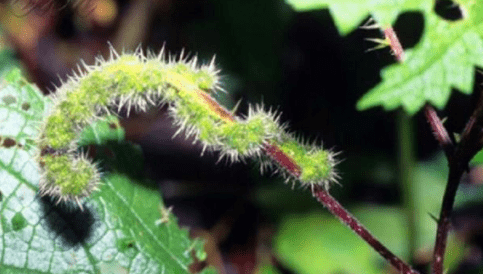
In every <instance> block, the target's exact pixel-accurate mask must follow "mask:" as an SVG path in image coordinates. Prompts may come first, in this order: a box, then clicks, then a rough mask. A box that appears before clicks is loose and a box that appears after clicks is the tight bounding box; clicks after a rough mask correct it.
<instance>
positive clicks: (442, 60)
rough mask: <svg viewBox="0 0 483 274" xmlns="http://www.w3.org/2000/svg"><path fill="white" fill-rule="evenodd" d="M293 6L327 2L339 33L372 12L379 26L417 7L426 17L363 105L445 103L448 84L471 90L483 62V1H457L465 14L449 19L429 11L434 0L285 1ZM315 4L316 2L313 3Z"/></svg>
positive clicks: (409, 108)
mask: <svg viewBox="0 0 483 274" xmlns="http://www.w3.org/2000/svg"><path fill="white" fill-rule="evenodd" d="M288 2H289V3H291V4H292V5H293V6H294V7H295V8H297V9H299V10H307V9H314V8H322V7H328V8H329V10H330V12H331V14H332V15H333V17H334V21H335V22H336V25H337V27H338V28H339V30H340V31H341V33H342V34H347V33H348V32H349V31H352V30H354V29H355V28H356V27H357V26H358V25H360V24H362V23H364V22H363V21H362V20H363V19H364V18H366V17H367V16H368V15H371V16H372V17H373V18H374V19H375V20H376V21H377V22H378V23H379V24H380V27H381V29H384V28H385V27H386V26H388V25H392V24H393V23H394V21H395V19H396V18H397V15H398V14H400V13H402V12H406V11H419V12H421V13H422V14H423V16H424V33H423V36H422V38H421V40H420V42H419V43H418V44H417V45H416V47H414V48H413V49H410V50H407V51H406V60H405V62H404V63H401V64H394V65H391V66H389V67H388V68H385V69H383V71H382V72H381V77H382V82H381V83H380V84H379V85H377V86H376V87H375V88H373V89H372V90H370V91H369V92H368V93H367V94H366V95H364V96H363V97H362V99H361V100H360V101H359V102H358V104H357V108H358V109H359V110H365V109H367V108H370V107H374V106H378V105H380V106H383V107H384V108H385V109H386V110H392V109H395V108H397V107H403V108H404V109H405V110H406V112H408V113H409V114H414V113H416V112H417V111H418V110H420V109H421V107H422V106H423V105H424V104H425V103H426V102H429V103H431V104H433V105H434V106H436V107H438V108H443V107H444V106H445V105H446V103H447V101H448V99H449V97H450V94H451V88H456V89H458V90H459V91H461V92H462V93H465V94H469V93H471V92H472V90H473V84H474V77H473V76H474V67H475V66H479V67H483V39H482V38H483V3H482V2H481V1H474V0H461V1H457V2H458V3H459V5H460V8H461V9H462V11H463V15H464V18H463V19H462V20H458V21H447V20H445V19H443V18H441V17H439V16H438V15H437V14H435V12H434V11H433V5H434V1H432V0H408V1H375V0H366V1H359V0H345V1H339V0H334V1H328V0H323V1H318V0H314V1H298V0H288ZM315 3H317V4H315Z"/></svg>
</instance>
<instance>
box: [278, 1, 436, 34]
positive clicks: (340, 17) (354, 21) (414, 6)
mask: <svg viewBox="0 0 483 274" xmlns="http://www.w3.org/2000/svg"><path fill="white" fill-rule="evenodd" d="M286 2H287V3H288V4H290V5H291V6H292V7H293V8H294V9H295V10H297V11H309V10H317V9H323V8H329V11H330V13H331V15H332V17H333V18H334V22H335V25H336V26H337V29H338V30H339V32H340V33H341V34H342V35H346V34H348V33H349V32H351V31H353V30H354V29H356V28H357V27H358V26H359V25H360V24H361V23H362V21H363V20H364V19H365V18H367V17H368V16H372V17H374V18H375V19H377V21H378V22H379V23H380V24H382V25H391V24H393V23H394V21H396V18H397V16H398V15H399V14H400V13H402V12H404V11H418V10H420V11H422V10H428V9H431V7H432V1H430V0H395V1H387V0H359V1H358V0H286Z"/></svg>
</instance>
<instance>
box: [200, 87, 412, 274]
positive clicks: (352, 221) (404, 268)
mask: <svg viewBox="0 0 483 274" xmlns="http://www.w3.org/2000/svg"><path fill="white" fill-rule="evenodd" d="M199 93H202V91H200V92H199ZM202 94H204V93H202ZM200 97H202V99H203V101H205V103H206V104H207V105H208V106H209V107H210V108H211V109H212V110H214V111H215V113H217V114H218V115H219V116H220V118H221V119H222V120H224V121H225V122H227V123H236V119H235V117H234V116H233V115H232V114H231V113H230V112H229V111H227V110H225V109H224V108H223V107H221V106H220V105H219V104H218V103H217V102H216V101H215V100H214V99H212V98H211V97H209V96H200ZM208 97H209V98H208ZM262 150H263V152H264V153H265V154H266V155H267V156H268V157H270V158H271V159H272V160H273V161H274V162H276V163H277V164H278V165H280V166H281V167H283V168H284V169H285V170H287V171H288V172H289V173H290V174H291V175H292V176H294V177H297V178H298V177H300V174H301V170H300V167H299V166H298V165H297V163H296V162H295V161H294V160H293V159H292V158H291V157H290V156H289V155H287V154H286V153H285V152H284V151H283V150H282V149H280V148H279V147H278V146H277V145H276V144H275V143H272V142H270V141H269V140H267V141H265V142H264V144H263V147H262ZM313 195H314V196H315V197H316V198H317V200H318V201H319V202H320V203H322V204H323V205H324V206H325V207H327V209H329V211H330V212H331V213H332V214H334V215H335V216H336V217H337V218H338V219H339V220H340V221H341V222H342V223H344V224H347V225H348V226H349V227H350V228H351V229H352V230H353V231H354V232H355V233H356V234H357V235H359V236H360V237H361V238H362V239H364V240H365V241H366V242H367V243H368V244H369V245H370V246H372V248H374V250H376V251H377V252H378V253H379V254H380V255H381V256H382V257H383V258H385V259H386V260H387V261H388V262H389V263H390V264H391V265H392V266H394V267H395V268H396V269H397V270H398V271H400V273H401V274H418V273H419V272H417V271H415V270H413V269H412V268H411V266H409V265H408V264H407V263H405V262H404V261H403V260H401V259H400V258H398V257H397V256H396V255H394V254H393V253H392V252H391V251H389V249H387V248H386V247H385V246H384V245H383V244H382V243H381V242H379V240H377V239H376V238H375V237H374V236H373V235H372V234H371V233H370V232H369V231H368V230H367V229H366V228H365V227H364V226H363V225H362V224H361V223H360V222H359V221H358V220H357V219H356V218H354V216H352V214H350V213H349V212H348V211H347V210H346V209H345V208H343V207H342V205H340V204H339V202H337V201H336V200H335V199H334V198H333V197H332V196H330V195H329V193H328V192H327V191H325V190H324V189H322V188H321V187H319V186H314V187H313Z"/></svg>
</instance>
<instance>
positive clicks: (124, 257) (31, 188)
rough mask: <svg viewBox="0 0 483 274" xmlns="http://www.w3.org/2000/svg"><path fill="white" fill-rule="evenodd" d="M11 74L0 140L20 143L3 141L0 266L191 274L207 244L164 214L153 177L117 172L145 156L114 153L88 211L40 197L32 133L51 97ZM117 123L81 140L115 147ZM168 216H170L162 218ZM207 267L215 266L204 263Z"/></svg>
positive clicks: (0, 113)
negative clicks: (192, 237)
mask: <svg viewBox="0 0 483 274" xmlns="http://www.w3.org/2000/svg"><path fill="white" fill-rule="evenodd" d="M6 79H8V80H7V81H5V80H4V79H2V80H0V81H1V85H2V89H1V90H0V120H1V121H2V123H0V138H1V140H4V139H5V138H11V139H13V140H15V142H16V144H15V145H14V146H9V147H4V146H0V178H1V180H0V193H2V199H0V235H2V237H0V265H1V270H0V272H1V273H18V274H24V273H49V274H54V273H131V274H136V273H166V274H167V273H172V274H178V273H180V274H181V273H186V274H187V273H190V272H189V271H188V266H189V265H190V264H191V262H193V258H192V257H191V256H192V254H196V256H199V257H200V258H203V257H205V256H206V253H204V252H203V250H202V248H203V244H202V242H201V241H199V240H196V241H192V240H190V239H189V237H188V232H187V231H186V230H183V229H180V228H179V227H178V225H177V222H176V218H175V217H174V216H173V215H172V214H170V213H169V211H168V213H169V216H168V217H166V216H163V214H166V212H167V211H164V212H163V213H161V211H162V210H161V209H163V208H164V204H163V201H162V200H161V199H160V195H159V192H158V188H157V187H156V186H155V185H154V184H152V187H149V185H150V184H151V183H150V182H149V181H136V180H133V179H132V178H129V177H127V176H125V175H124V174H125V173H124V172H123V173H122V174H123V175H121V174H118V173H117V172H116V171H117V170H118V169H119V167H123V166H131V167H136V168H137V169H138V171H137V172H138V173H139V172H140V171H139V169H140V167H141V166H137V165H132V164H131V162H136V163H138V162H142V159H139V156H140V154H136V153H132V152H131V151H130V152H128V153H126V154H124V153H122V151H117V150H115V151H114V152H115V154H116V162H117V163H118V165H119V166H118V167H117V168H116V167H113V168H112V169H111V170H112V172H111V173H110V174H109V175H106V176H105V177H103V180H102V183H101V185H100V187H101V191H99V192H97V193H96V194H94V195H92V197H91V198H90V199H89V201H88V202H87V203H85V204H84V211H80V209H78V208H74V207H69V206H68V205H64V204H62V205H59V206H54V202H53V201H52V200H51V198H48V197H46V198H40V197H39V195H38V190H39V187H38V183H39V178H40V174H39V169H38V163H37V161H36V160H35V156H37V155H38V154H39V151H38V148H37V147H35V146H32V144H33V142H32V139H33V138H35V137H36V136H37V134H38V130H39V126H40V125H41V123H40V122H41V119H42V117H44V116H46V115H47V114H48V110H49V108H50V105H51V103H50V101H49V97H45V96H43V95H42V94H41V93H40V92H39V90H38V89H37V88H36V87H35V86H33V85H30V84H28V83H27V82H26V81H25V80H24V79H23V78H22V77H21V74H20V71H19V70H14V71H12V72H10V73H9V74H8V75H7V77H6ZM5 96H7V98H15V101H13V100H10V99H9V100H7V102H8V104H6V103H4V101H3V100H1V99H2V98H4V97H5ZM25 104H28V105H29V107H28V109H27V108H26V107H25V106H26V105H25ZM113 124H118V121H117V119H116V118H115V117H112V116H111V117H108V118H107V120H106V121H99V122H97V123H94V124H91V125H89V127H87V128H86V131H85V132H83V134H82V137H81V142H82V143H83V144H92V143H97V144H103V145H105V144H108V145H110V143H109V142H106V139H105V138H107V139H110V140H112V141H115V142H117V141H122V140H123V136H124V132H123V130H122V129H121V128H120V127H113V126H112V125H113ZM112 141H111V142H112ZM0 144H1V142H0ZM113 147H114V149H115V148H117V147H116V146H113ZM123 148H124V147H123ZM63 157H64V156H59V157H57V158H59V159H62V158H63ZM53 162H55V161H53ZM103 162H104V161H103ZM57 164H60V165H62V163H55V164H54V165H57ZM81 165H82V164H81ZM54 169H55V168H54ZM123 171H124V170H123ZM59 174H60V175H61V176H68V175H66V174H63V173H62V172H61V171H60V172H58V173H57V175H59ZM62 174H63V175H62ZM138 177H139V176H138ZM163 217H164V219H166V220H167V221H165V222H160V220H161V219H163ZM79 231H85V232H86V233H85V236H84V237H82V238H78V237H79V234H78V232H79ZM80 234H82V233H80ZM76 235H77V236H76ZM210 271H211V272H210ZM202 273H215V272H214V271H213V269H206V270H204V271H203V272H202Z"/></svg>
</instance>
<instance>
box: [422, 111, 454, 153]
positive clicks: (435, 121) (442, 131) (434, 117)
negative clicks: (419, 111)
mask: <svg viewBox="0 0 483 274" xmlns="http://www.w3.org/2000/svg"><path fill="white" fill-rule="evenodd" d="M424 115H425V116H426V120H427V121H428V123H429V125H430V126H431V129H432V130H433V135H434V138H436V140H437V141H438V143H439V145H440V146H441V147H442V148H443V151H444V153H445V155H446V157H447V158H448V159H449V158H450V157H453V153H454V144H453V141H452V140H451V138H450V137H449V134H448V131H446V128H444V126H443V123H442V122H441V120H440V119H439V117H438V114H437V113H436V110H435V109H434V108H433V107H432V106H430V105H426V106H424Z"/></svg>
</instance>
